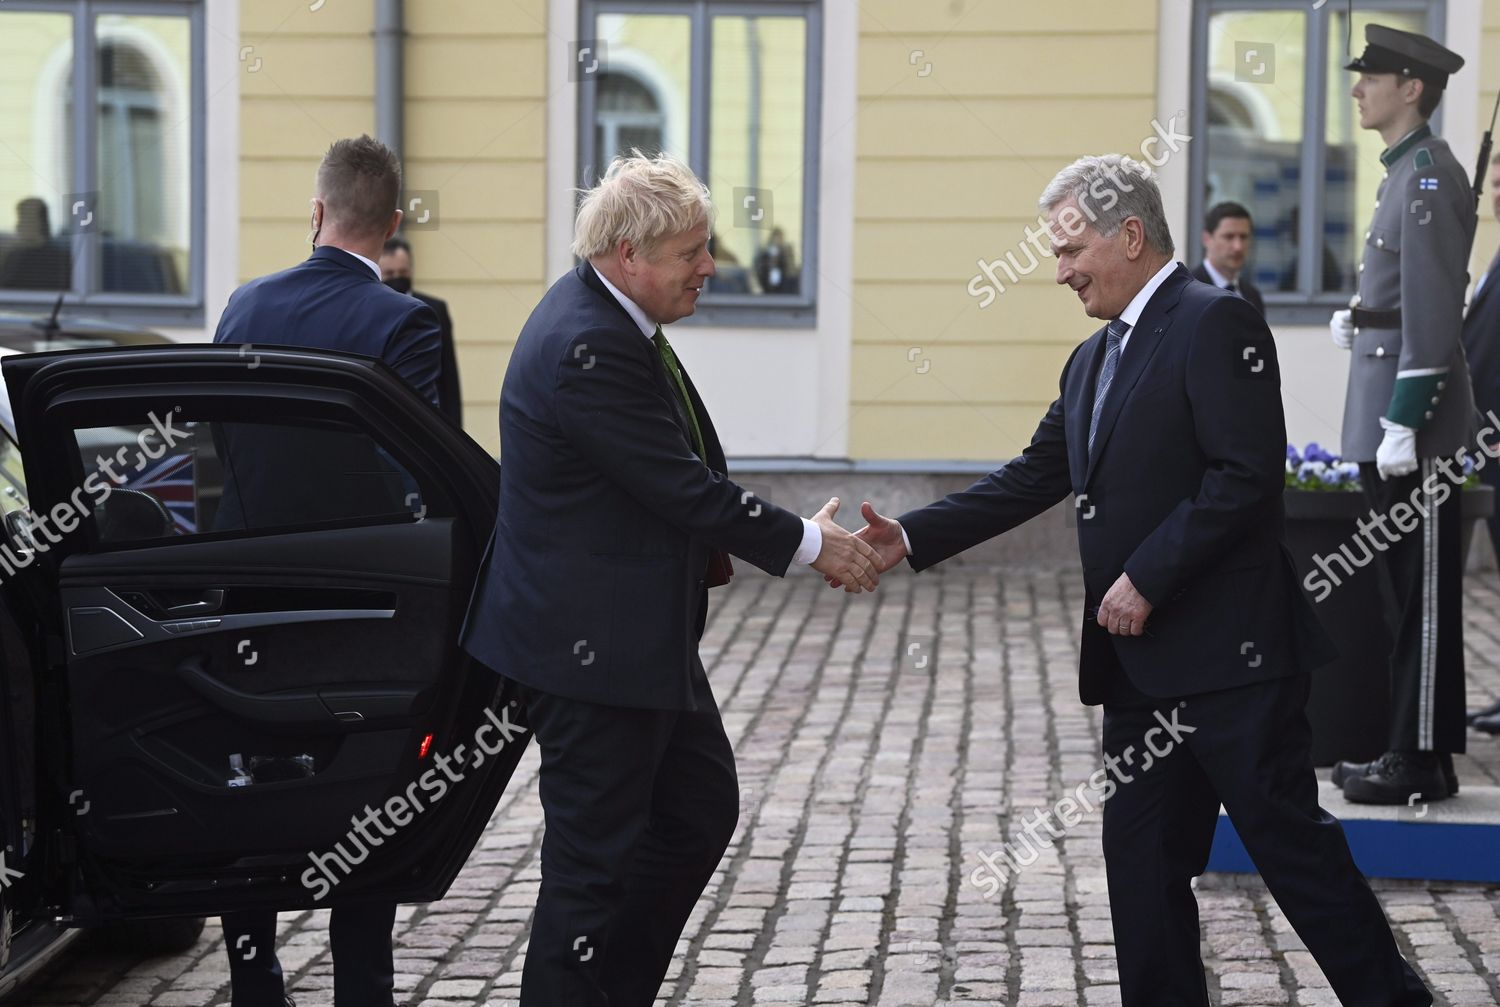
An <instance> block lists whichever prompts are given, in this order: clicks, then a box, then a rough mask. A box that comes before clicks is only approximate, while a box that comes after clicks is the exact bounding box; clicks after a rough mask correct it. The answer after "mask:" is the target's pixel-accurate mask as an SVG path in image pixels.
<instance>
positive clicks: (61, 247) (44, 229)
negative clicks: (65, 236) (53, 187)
mask: <svg viewBox="0 0 1500 1007" xmlns="http://www.w3.org/2000/svg"><path fill="white" fill-rule="evenodd" d="M9 245H10V247H9V248H7V249H6V254H5V257H4V259H3V260H0V287H3V288H5V289H7V290H67V289H68V288H69V287H71V286H72V285H73V257H72V255H71V254H70V253H69V250H68V246H67V244H66V242H61V241H59V240H57V239H56V238H54V236H53V234H52V223H51V214H50V213H49V212H48V210H47V202H46V200H44V199H41V198H40V197H37V196H28V197H27V198H25V199H23V200H21V201H20V202H19V203H17V204H16V236H15V240H14V241H12V242H10V243H9Z"/></svg>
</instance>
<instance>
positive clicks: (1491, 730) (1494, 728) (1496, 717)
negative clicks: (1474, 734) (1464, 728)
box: [1469, 713, 1500, 734]
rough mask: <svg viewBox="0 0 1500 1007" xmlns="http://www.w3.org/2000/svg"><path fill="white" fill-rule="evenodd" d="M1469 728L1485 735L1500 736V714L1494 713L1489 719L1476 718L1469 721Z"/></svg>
mask: <svg viewBox="0 0 1500 1007" xmlns="http://www.w3.org/2000/svg"><path fill="white" fill-rule="evenodd" d="M1469 726H1470V727H1472V728H1473V729H1474V730H1476V731H1483V732H1484V733H1485V734H1500V713H1492V714H1490V715H1489V716H1488V717H1475V718H1474V719H1473V720H1471V721H1469Z"/></svg>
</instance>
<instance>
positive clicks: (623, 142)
mask: <svg viewBox="0 0 1500 1007" xmlns="http://www.w3.org/2000/svg"><path fill="white" fill-rule="evenodd" d="M818 15H819V11H818V7H817V4H816V3H814V2H812V0H760V2H758V3H754V2H752V3H719V2H715V0H696V2H687V3H684V2H680V0H678V2H671V0H663V2H660V3H652V2H644V3H643V2H634V3H618V2H610V0H596V2H590V3H585V4H584V6H583V10H582V32H581V34H582V36H583V40H581V41H580V42H579V43H577V45H576V46H575V47H574V48H573V49H571V50H570V53H569V57H570V59H575V60H576V62H577V66H576V67H575V76H576V78H577V79H578V81H579V83H580V84H581V85H582V87H581V91H580V101H579V113H580V117H581V121H580V129H579V159H578V165H579V168H578V171H579V181H580V185H582V186H585V187H587V186H589V185H592V184H594V183H595V182H596V181H597V180H598V178H599V176H600V174H601V173H602V172H603V170H604V168H605V167H606V166H607V165H608V164H609V162H610V161H611V160H612V159H613V158H614V157H616V156H618V155H619V154H622V153H628V152H629V151H630V150H632V149H638V150H640V151H642V152H643V153H647V154H654V153H657V152H660V151H667V152H670V153H672V154H675V155H677V156H678V157H680V158H682V159H683V160H684V161H686V162H687V163H688V164H689V165H691V166H692V168H693V170H694V171H695V172H697V173H698V176H699V177H700V178H702V179H704V180H705V181H706V182H707V183H708V187H709V189H710V190H711V191H712V193H713V197H714V205H715V206H716V207H717V209H718V219H717V221H716V223H715V226H714V231H713V235H712V239H711V244H712V250H713V253H714V261H715V267H716V269H717V272H716V273H715V275H714V278H713V279H712V280H710V281H709V283H708V286H707V289H706V290H705V293H704V295H703V297H702V299H701V300H700V302H699V306H698V311H697V312H696V313H695V315H694V316H693V318H695V319H697V320H699V321H703V322H709V323H716V324H724V323H729V324H789V325H812V324H813V323H814V321H815V315H814V304H813V294H814V293H815V287H816V285H815V284H814V283H813V282H811V279H810V278H811V277H813V276H815V275H816V265H817V251H818V249H817V226H816V224H817V217H816V210H817V199H816V190H817V178H818V154H817V151H818V147H817V143H816V136H817V128H818V123H817V119H818V116H817V109H818V97H819V84H818V82H819V56H818V53H819V41H818V40H819V38H820V34H819V32H820V22H819V18H818Z"/></svg>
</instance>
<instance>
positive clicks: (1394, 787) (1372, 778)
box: [1344, 752, 1449, 805]
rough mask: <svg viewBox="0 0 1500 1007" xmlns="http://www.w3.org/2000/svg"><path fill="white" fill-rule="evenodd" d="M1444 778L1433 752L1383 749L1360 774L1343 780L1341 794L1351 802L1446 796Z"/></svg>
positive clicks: (1409, 800)
mask: <svg viewBox="0 0 1500 1007" xmlns="http://www.w3.org/2000/svg"><path fill="white" fill-rule="evenodd" d="M1448 795H1449V790H1448V780H1447V777H1446V775H1445V774H1444V773H1443V765H1442V760H1441V759H1440V758H1438V753H1436V752H1386V753H1385V754H1384V755H1382V756H1381V757H1380V758H1378V759H1376V760H1375V762H1374V763H1373V764H1372V765H1371V766H1370V771H1369V772H1367V773H1365V774H1363V775H1352V774H1351V775H1349V776H1348V777H1346V778H1345V780H1344V797H1345V798H1347V799H1348V800H1350V801H1352V802H1354V803H1355V804H1407V805H1409V804H1411V803H1412V802H1413V801H1441V800H1443V799H1444V798H1446V797H1448Z"/></svg>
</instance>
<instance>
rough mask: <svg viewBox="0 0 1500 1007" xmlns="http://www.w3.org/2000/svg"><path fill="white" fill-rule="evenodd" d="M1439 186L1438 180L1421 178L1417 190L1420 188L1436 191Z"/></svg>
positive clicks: (1418, 180)
mask: <svg viewBox="0 0 1500 1007" xmlns="http://www.w3.org/2000/svg"><path fill="white" fill-rule="evenodd" d="M1437 184H1438V180H1437V179H1435V178H1419V179H1417V188H1419V189H1436V188H1437Z"/></svg>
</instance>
